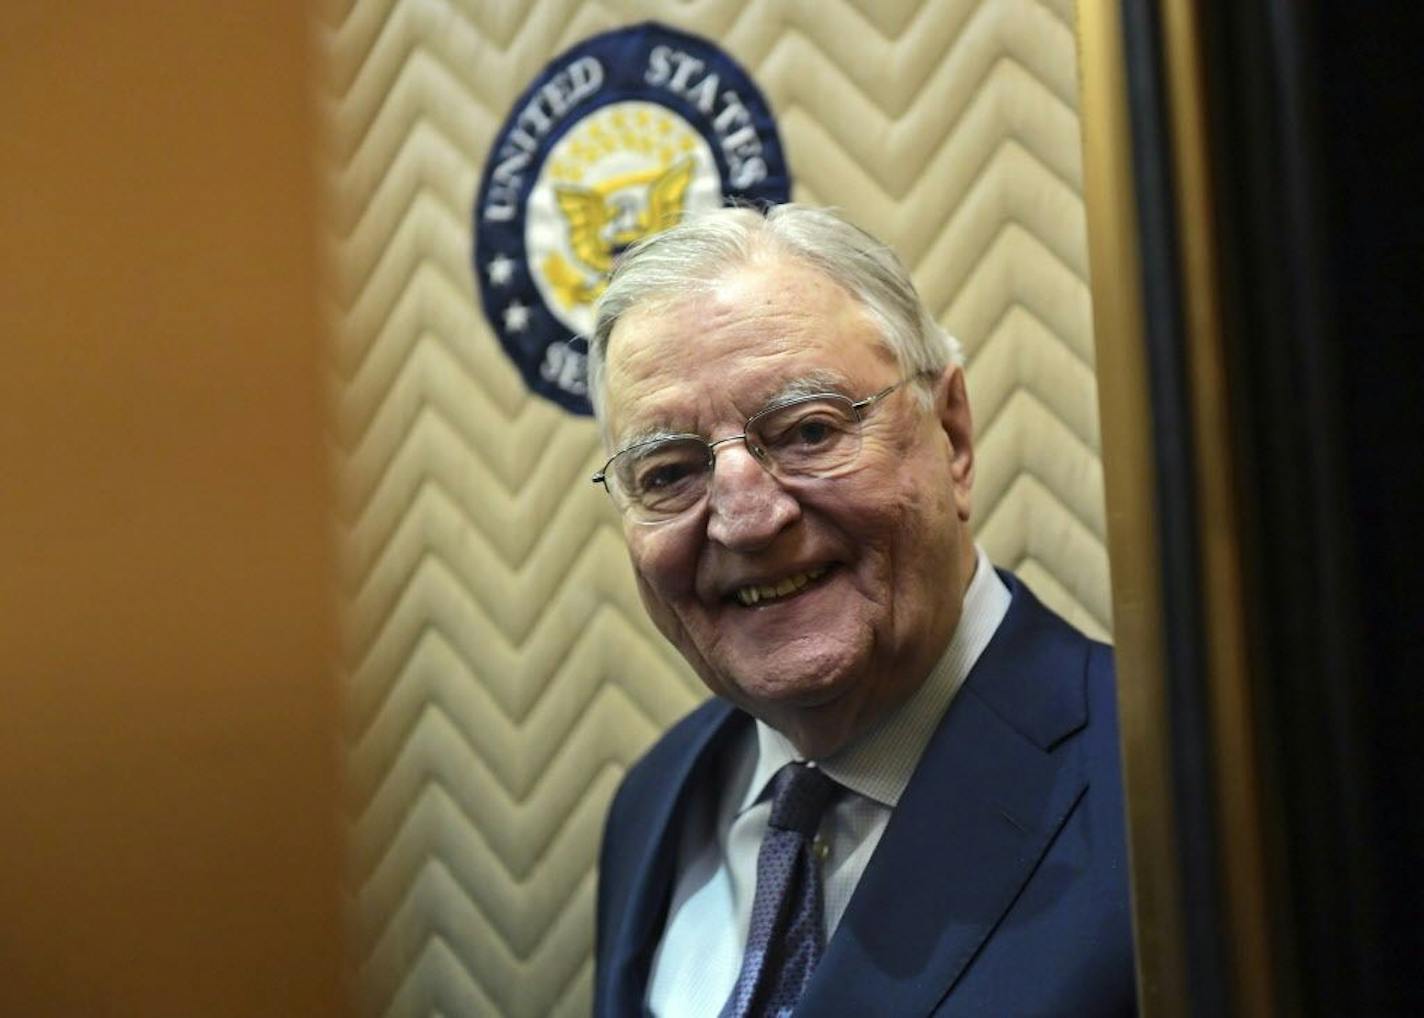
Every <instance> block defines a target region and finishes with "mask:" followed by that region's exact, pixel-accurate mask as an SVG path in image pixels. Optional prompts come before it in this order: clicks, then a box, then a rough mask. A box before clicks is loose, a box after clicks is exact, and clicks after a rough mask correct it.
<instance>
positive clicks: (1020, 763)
mask: <svg viewBox="0 0 1424 1018" xmlns="http://www.w3.org/2000/svg"><path fill="white" fill-rule="evenodd" d="M1000 576H1001V578H1002V579H1003V580H1004V582H1005V584H1006V585H1007V586H1008V588H1009V591H1010V593H1011V594H1012V598H1013V599H1012V602H1011V604H1010V606H1009V611H1008V614H1007V615H1006V616H1005V617H1004V621H1003V623H1002V624H1001V625H1000V627H999V629H998V631H997V632H996V633H995V634H994V637H993V639H992V640H991V641H990V643H989V645H988V647H987V648H985V650H984V653H983V655H982V656H981V657H980V659H979V661H978V663H977V664H976V665H975V666H974V669H973V671H971V672H970V674H969V677H968V679H967V680H966V681H965V684H964V686H963V687H962V688H961V689H960V691H959V694H958V695H957V696H956V697H955V698H954V701H953V703H951V705H950V707H949V710H948V711H946V713H945V716H944V720H943V722H942V723H941V724H940V726H939V728H938V729H937V730H936V732H935V734H934V735H933V737H932V738H931V740H930V742H929V745H928V746H927V747H926V749H925V753H924V756H923V757H922V758H921V760H920V764H919V766H918V768H917V769H916V770H915V773H914V776H913V777H912V778H911V780H910V783H909V786H908V787H907V788H906V789H905V793H904V795H903V796H902V797H901V799H900V803H899V805H898V806H897V807H896V809H895V811H894V813H893V814H892V815H891V818H890V822H889V824H888V825H887V826H886V828H885V834H884V836H883V837H882V839H881V841H880V844H879V846H878V847H877V848H876V851H875V854H874V856H873V857H872V858H871V860H870V865H869V866H868V868H867V869H866V871H865V875H864V876H863V877H862V878H861V881H860V883H859V885H858V886H857V888H856V891H855V894H854V895H853V896H852V898H851V901H850V904H849V906H848V907H847V909H846V912H845V915H844V917H843V918H842V920H841V923H840V925H839V927H837V929H836V931H835V935H834V936H833V937H832V938H831V940H830V942H829V943H828V944H827V945H826V951H825V954H824V955H823V957H822V960H821V963H820V965H819V966H818V967H817V969H816V973H815V975H814V977H813V979H812V982H811V985H810V987H809V989H808V990H807V994H806V996H805V997H804V998H803V999H802V1001H801V1004H800V1006H799V1007H798V1008H797V1011H796V1013H797V1015H804V1016H808V1018H840V1016H844V1018H868V1016H882V1015H883V1016H887V1018H918V1016H922V1015H938V1016H950V1015H983V1016H995V1018H998V1016H1013V1018H1019V1016H1028V1015H1067V1016H1073V1018H1090V1016H1099V1015H1101V1016H1110V1015H1130V1014H1134V1013H1135V999H1134V981H1133V955H1132V931H1131V924H1130V918H1129V910H1128V891H1127V881H1128V877H1127V859H1126V850H1125V846H1124V834H1123V795H1122V779H1121V771H1120V768H1119V764H1118V736H1117V720H1116V719H1117V710H1116V699H1115V692H1114V686H1113V665H1112V653H1111V650H1110V649H1109V648H1108V647H1106V646H1104V645H1102V644H1099V643H1094V642H1093V641H1091V640H1089V639H1088V638H1087V637H1085V636H1083V635H1082V634H1080V633H1079V632H1077V631H1076V630H1074V629H1073V628H1071V627H1070V626H1069V625H1068V624H1067V623H1065V622H1064V621H1063V620H1062V619H1060V618H1058V617H1057V616H1056V615H1054V614H1053V613H1052V612H1050V611H1048V610H1047V609H1046V608H1044V607H1043V606H1042V605H1041V604H1040V603H1039V602H1038V600H1037V599H1036V598H1035V597H1034V596H1033V595H1032V594H1031V593H1029V591H1028V589H1027V588H1026V587H1025V586H1024V585H1023V584H1022V583H1021V582H1019V581H1018V580H1017V579H1015V578H1014V577H1013V576H1012V575H1010V574H1007V573H1003V572H1001V573H1000ZM750 723H751V719H750V718H749V717H748V716H747V715H746V714H744V713H742V712H741V711H738V710H735V709H733V708H732V707H731V706H729V705H728V704H726V703H725V702H723V701H719V700H712V701H709V702H708V703H706V704H703V705H702V706H701V707H699V708H698V709H697V710H695V711H694V712H693V713H692V714H690V715H689V716H688V717H686V718H685V719H683V720H682V721H681V722H680V723H679V724H677V725H676V726H675V727H674V728H672V729H671V730H670V731H669V732H668V733H667V734H666V735H665V736H664V737H663V738H662V739H661V740H660V741H659V742H658V743H657V744H656V745H655V746H654V747H653V748H652V750H651V751H649V753H648V754H647V755H646V756H645V757H644V758H643V759H642V760H641V761H639V762H638V764H637V765H635V766H634V767H633V768H632V769H631V770H630V771H629V772H628V776H627V778H626V779H625V780H624V782H623V785H622V787H621V788H620V789H619V791H618V794H617V796H616V797H615V798H614V801H613V806H612V808H611V809H610V811H609V818H608V825H607V828H606V830H605V833H604V841H603V852H602V856H601V859H600V863H599V879H600V884H599V897H598V943H597V973H596V979H595V990H594V1000H595V1003H594V1013H595V1015H597V1016H599V1018H629V1016H638V1015H641V1014H643V1013H644V1008H643V998H644V994H645V991H646V988H647V980H648V975H649V967H650V963H651V961H652V957H653V952H654V950H655V949H656V947H657V944H658V940H659V938H660V936H661V934H662V929H663V924H664V921H665V919H666V916H667V908H668V902H669V899H670V897H671V892H672V887H673V883H674V881H675V879H676V873H675V868H676V867H675V864H676V859H677V842H678V836H679V833H680V832H681V830H682V829H683V826H684V820H685V818H686V816H687V813H686V811H687V810H689V809H710V808H712V806H713V805H714V804H715V802H716V799H717V796H718V794H719V791H720V784H721V783H720V778H719V772H720V769H721V767H722V765H723V761H724V760H725V758H726V748H727V747H728V746H729V745H731V744H733V743H734V742H735V739H736V736H737V734H738V733H739V732H741V731H744V730H745V726H746V725H748V724H750Z"/></svg>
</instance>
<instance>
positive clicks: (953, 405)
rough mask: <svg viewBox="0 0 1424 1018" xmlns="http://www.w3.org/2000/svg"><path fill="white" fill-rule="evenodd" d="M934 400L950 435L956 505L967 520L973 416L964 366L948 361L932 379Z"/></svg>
mask: <svg viewBox="0 0 1424 1018" xmlns="http://www.w3.org/2000/svg"><path fill="white" fill-rule="evenodd" d="M934 400H935V413H936V414H937V415H938V417H939V423H940V427H941V428H943V429H944V433H945V434H946V435H948V436H949V449H950V452H949V455H950V476H951V478H952V479H953V482H954V504H955V508H956V509H957V510H958V511H959V518H960V519H961V520H964V521H965V522H966V523H967V522H968V521H969V512H970V508H971V505H972V501H971V498H970V496H971V493H972V492H973V490H974V417H973V414H972V413H971V412H970V409H969V391H968V388H967V387H966V385H965V381H964V368H963V367H961V366H960V365H958V364H951V365H949V367H947V368H945V369H944V371H942V372H941V373H940V376H939V377H938V378H937V379H935V385H934Z"/></svg>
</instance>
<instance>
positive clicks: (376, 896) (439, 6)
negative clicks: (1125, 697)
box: [318, 0, 1110, 1018]
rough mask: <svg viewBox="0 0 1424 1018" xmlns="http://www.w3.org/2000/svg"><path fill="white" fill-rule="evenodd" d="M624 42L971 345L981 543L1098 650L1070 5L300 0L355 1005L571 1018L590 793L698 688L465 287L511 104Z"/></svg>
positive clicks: (582, 1005) (589, 844)
mask: <svg viewBox="0 0 1424 1018" xmlns="http://www.w3.org/2000/svg"><path fill="white" fill-rule="evenodd" d="M646 19H658V20H662V21H664V22H666V23H669V24H671V25H673V26H674V27H678V28H681V29H685V30H688V31H691V32H695V33H697V34H700V35H703V36H706V37H708V38H711V39H713V40H716V41H717V42H718V43H719V44H720V45H721V46H722V47H723V48H724V49H725V50H727V51H728V52H730V53H731V54H732V55H733V56H734V57H736V58H737V59H738V60H739V61H740V62H741V63H742V64H743V66H745V67H746V68H748V70H749V71H750V72H751V73H752V75H753V76H754V77H755V78H756V80H757V81H758V83H759V84H760V86H761V88H762V90H763V92H764V94H765V95H766V97H767V99H768V101H769V102H770V104H771V106H772V108H773V109H774V111H775V112H776V115H777V117H778V119H779V124H780V129H781V132H782V137H783V139H784V141H785V142H786V147H787V153H788V158H789V161H790V164H791V170H792V174H793V177H794V179H795V182H796V197H797V198H798V199H799V200H803V201H811V202H821V203H833V204H836V205H839V206H841V207H842V208H844V209H845V210H846V211H847V212H848V213H849V214H850V215H851V216H852V218H854V219H856V220H857V221H859V222H861V223H862V224H863V225H865V226H867V227H868V228H869V229H871V230H872V231H874V232H876V233H878V234H879V235H881V236H882V237H884V238H885V239H887V240H888V241H890V242H891V243H892V244H894V245H895V246H896V248H897V249H898V250H899V251H900V252H901V253H902V255H903V256H904V258H905V259H906V261H907V263H908V264H910V265H911V266H912V267H913V270H914V274H915V278H916V281H917V283H918V284H919V286H920V287H921V289H922V292H923V293H924V295H925V298H926V299H927V301H928V302H929V303H930V305H931V306H932V307H933V308H934V310H935V311H936V312H937V313H938V315H939V317H940V319H941V320H942V321H943V322H944V323H945V325H946V326H947V327H949V328H950V330H951V331H953V332H954V333H955V334H956V335H958V336H959V337H960V338H961V339H962V340H963V341H964V343H965V346H966V348H967V350H968V351H969V354H970V368H969V380H970V392H971V396H972V399H973V401H974V406H975V416H976V422H977V428H978V435H979V454H978V462H979V476H978V482H977V489H976V492H977V499H976V503H977V504H976V509H975V514H976V526H977V533H978V536H979V538H980V539H981V540H982V541H983V543H984V544H985V546H986V547H987V549H988V551H989V553H990V555H991V557H992V558H993V559H994V560H995V561H996V562H998V563H1000V564H1003V565H1007V566H1010V567H1012V568H1014V569H1016V570H1018V571H1019V573H1020V574H1021V575H1022V576H1023V577H1024V578H1025V579H1026V580H1027V581H1028V582H1029V584H1030V585H1031V586H1032V587H1034V588H1035V589H1036V590H1037V591H1038V592H1039V593H1040V595H1041V596H1042V597H1043V598H1044V599H1045V600H1047V601H1048V602H1049V603H1050V604H1052V605H1053V606H1055V607H1056V608H1057V609H1058V610H1059V611H1061V612H1062V613H1063V614H1065V615H1066V616H1067V617H1068V618H1069V619H1071V620H1072V621H1073V622H1075V623H1076V624H1078V625H1079V626H1080V627H1081V628H1083V629H1084V630H1086V631H1088V632H1090V633H1092V634H1094V635H1098V636H1105V635H1106V634H1107V633H1108V631H1109V629H1110V619H1109V600H1108V569H1107V553H1106V550H1105V546H1104V517H1103V507H1102V478H1101V469H1100V466H1099V459H1098V448H1099V441H1098V421H1097V396H1096V389H1095V380H1094V372H1093V364H1094V357H1093V337H1092V332H1091V315H1090V307H1089V292H1088V282H1087V275H1088V268H1087V255H1086V242H1085V236H1084V229H1085V227H1084V213H1083V203H1082V198H1081V191H1082V166H1081V159H1080V149H1079V136H1078V120H1077V113H1076V108H1077V84H1076V68H1075V63H1074V61H1075V47H1074V36H1073V19H1074V10H1073V4H1072V3H1071V0H1045V2H1034V0H985V2H966V0H690V2H686V3H677V4H672V3H655V2H653V0H604V2H587V3H581V2H576V0H530V2H526V3H514V2H490V0H463V2H455V0H344V2H343V0H332V2H331V4H330V7H329V9H328V11H327V13H326V14H325V16H324V18H323V19H322V23H321V25H320V26H319V28H318V45H319V49H320V54H321V61H322V73H323V77H322V102H323V111H324V121H325V124H326V127H327V136H328V145H327V152H326V156H327V164H326V173H327V176H326V181H327V198H328V204H329V220H328V221H329V233H328V236H327V241H328V246H329V252H328V253H329V264H330V266H331V283H330V294H329V297H330V300H329V306H330V309H331V314H332V316H333V319H334V325H335V333H336V334H337V336H338V337H339V349H338V351H337V352H336V356H335V358H334V371H333V386H334V393H333V399H334V401H335V404H336V406H337V408H338V431H337V435H336V444H337V447H338V450H337V451H338V458H339V463H340V475H339V479H338V481H339V486H340V492H341V507H342V515H341V519H340V524H339V535H338V541H339V545H340V550H341V556H342V560H343V563H344V575H343V578H342V583H343V587H342V589H343V598H344V602H345V606H346V610H345V652H344V653H345V660H344V663H343V667H344V670H345V673H346V675H347V683H346V689H347V695H348V711H347V717H348V725H347V731H346V736H347V746H346V750H347V754H348V762H349V764H348V765H349V773H350V781H349V799H348V802H347V803H346V808H347V813H348V817H349V830H350V847H351V851H350V875H349V881H348V887H349V892H350V896H349V908H350V925H351V930H352V953H353V956H354V959H355V962H354V966H355V971H354V972H353V984H354V986H355V989H356V992H357V994H358V996H359V997H360V999H361V1000H362V1002H363V1005H364V1008H365V1010H366V1011H367V1012H368V1013H370V1014H373V1015H386V1016H392V1018H395V1016H408V1015H410V1016H427V1015H449V1016H454V1015H501V1016H520V1018H525V1016H541V1018H542V1016H545V1015H571V1016H573V1015H583V1014H586V1013H587V1010H588V1002H589V998H590V991H591V986H592V966H591V961H590V958H591V948H592V917H593V906H594V900H595V891H596V889H595V874H594V864H595V858H596V853H597V845H598V838H599V832H600V827H601V824H602V821H603V814H604V811H605V809H606V806H607V803H608V800H609V798H610V796H611V795H612V793H613V790H614V788H615V786H616V784H617V782H618V780H619V778H620V776H621V774H622V772H623V770H624V768H625V767H626V766H627V765H628V763H629V762H630V761H632V760H634V759H635V758H636V757H637V756H638V755H639V753H640V752H641V751H642V750H643V749H644V747H645V746H646V745H647V744H648V743H649V742H650V741H651V740H652V739H653V738H654V737H655V736H656V735H657V733H658V732H659V731H661V730H662V729H663V728H664V727H665V726H667V725H668V724H670V723H671V722H672V721H673V720H675V719H676V718H677V717H679V716H680V715H681V714H682V713H684V712H685V711H686V710H688V709H689V708H690V707H692V706H693V705H694V704H695V703H696V702H697V700H698V699H699V698H700V697H701V696H702V695H704V694H703V692H702V689H701V686H700V685H699V684H698V683H697V681H696V680H695V679H694V678H693V677H692V676H691V674H690V672H689V671H688V670H687V668H686V667H685V666H684V665H683V663H682V661H681V660H680V659H679V658H678V656H677V655H676V653H675V652H673V651H672V650H671V648H669V647H668V646H667V645H666V644H664V643H663V642H662V640H661V639H660V638H659V637H658V636H657V634H656V633H655V632H654V630H653V629H652V627H651V625H650V623H649V622H648V621H647V620H646V619H645V617H644V615H643V612H642V609H641V607H640V605H639V603H638V599H637V595H636V593H635V591H634V587H633V584H632V581H631V574H630V570H629V567H628V564H627V560H626V557H625V554H624V551H623V546H622V538H621V534H620V530H619V526H618V522H617V519H616V518H615V515H614V513H613V512H612V510H611V508H610V507H609V506H608V505H607V504H606V500H605V497H604V496H603V494H602V492H601V491H599V490H596V489H595V488H594V487H593V486H592V485H590V484H588V483H587V478H588V476H589V474H590V473H591V472H592V471H593V470H594V469H595V468H596V467H597V466H598V465H599V463H600V462H601V451H600V448H599V444H598V439H597V436H596V435H595V431H594V427H593V425H592V424H591V423H590V422H589V421H588V420H586V419H580V418H574V417H571V416H569V415H567V414H565V413H564V412H563V411H561V410H559V409H556V408H555V407H554V406H552V405H551V404H548V403H546V402H544V401H543V400H542V399H540V398H537V397H533V396H530V395H529V394H528V393H527V392H526V391H525V389H524V387H523V385H522V383H521V381H520V378H519V376H518V374H517V373H516V371H515V370H514V368H513V367H512V366H511V365H510V363H509V362H508V361H507V360H506V358H505V356H504V355H503V353H502V352H501V351H500V349H499V347H498V344H497V343H496V341H495V339H494V337H493V336H492V334H491V332H490V330H489V329H488V327H487V326H486V324H485V321H484V319H483V317H482V315H481V313H480V310H479V308H478V304H477V298H476V297H475V287H474V284H473V281H472V277H471V269H470V246H471V233H470V225H469V224H470V209H471V205H472V202H473V199H474V194H475V190H476V185H477V182H478V179H479V175H480V172H481V170H482V160H483V159H484V157H485V154H486V152H487V151H488V149H489V146H490V143H491V141H492V139H493V137H494V135H495V133H496V131H497V129H498V127H499V124H500V122H501V121H502V119H503V118H504V116H505V115H506V113H507V112H508V110H509V108H510V106H511V104H512V103H513V101H514V99H515V97H516V96H517V95H518V93H519V92H520V91H521V90H522V89H523V88H524V87H525V85H526V84H527V83H528V82H529V81H530V80H531V79H532V78H533V77H534V76H535V75H536V74H537V73H538V72H539V71H540V70H541V68H542V67H543V66H544V65H545V64H546V63H547V62H548V61H549V60H550V59H551V58H552V57H554V56H555V55H556V54H558V53H559V52H561V51H563V50H564V49H565V48H567V47H568V46H570V45H572V44H574V43H575V42H577V41H579V40H581V39H584V38H586V37H588V36H590V35H593V34H596V33H598V32H602V31H606V30H608V29H610V28H614V27H617V26H619V25H622V24H628V23H632V22H636V21H642V20H646Z"/></svg>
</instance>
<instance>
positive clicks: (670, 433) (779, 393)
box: [617, 370, 848, 452]
mask: <svg viewBox="0 0 1424 1018" xmlns="http://www.w3.org/2000/svg"><path fill="white" fill-rule="evenodd" d="M826 392H830V393H836V394H839V395H842V396H844V395H848V386H847V385H846V382H845V376H844V375H841V374H840V373H839V372H835V371H827V370H820V371H810V372H807V373H806V374H804V375H797V376H796V377H795V378H791V379H788V380H786V381H785V382H783V383H781V385H780V386H778V387H777V388H776V390H775V391H773V392H772V394H771V396H769V397H768V398H767V399H766V400H765V401H764V402H763V403H762V404H761V406H760V407H758V408H757V410H755V411H753V413H754V414H756V413H760V412H761V411H762V410H765V409H766V408H767V407H772V406H776V405H777V404H779V403H785V402H787V401H788V400H793V399H799V398H801V397H802V396H817V395H820V394H821V393H826ZM749 416H750V415H749ZM689 437H692V438H700V439H702V440H703V441H704V442H705V441H707V437H706V436H705V435H699V434H697V433H696V432H692V431H676V430H674V429H672V428H670V427H668V426H666V425H662V424H649V425H646V426H644V427H641V428H637V429H635V430H633V431H630V432H629V433H628V434H627V435H625V436H623V441H622V443H621V444H620V445H619V447H618V449H617V451H618V452H627V451H628V450H629V449H631V448H633V447H634V446H637V445H642V444H644V443H645V442H654V441H657V440H658V439H663V438H689Z"/></svg>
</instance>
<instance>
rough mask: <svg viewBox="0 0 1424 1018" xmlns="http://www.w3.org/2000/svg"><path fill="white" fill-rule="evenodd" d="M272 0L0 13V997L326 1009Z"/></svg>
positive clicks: (310, 489) (298, 384)
mask: <svg viewBox="0 0 1424 1018" xmlns="http://www.w3.org/2000/svg"><path fill="white" fill-rule="evenodd" d="M310 17H311V12H309V11H306V10H304V9H303V8H302V6H301V5H298V4H289V3H283V2H278V0H263V2H250V3H240V4H239V3H228V2H217V3H199V4H193V3H183V2H176V0H175V2H139V3H132V4H108V5H104V4H84V5H73V4H56V3H49V2H45V0H25V2H21V3H18V4H9V5H7V6H6V9H5V12H4V21H5V23H6V26H5V30H4V31H3V32H2V33H0V112H3V117H0V122H3V123H4V130H3V132H0V548H3V557H0V691H3V697H2V698H0V816H3V823H0V916H3V920H0V1013H3V1014H25V1015H49V1014H54V1015H61V1014H62V1015H143V1016H145V1018H152V1016H165V1015H175V1016H176V1015H204V1016H218V1015H259V1014H260V1015H301V1016H317V1015H334V1014H338V1013H342V1009H343V1008H342V991H341V986H340V979H341V975H340V974H341V970H342V968H341V936H340V921H339V892H338V888H339V875H340V874H339V870H340V865H341V848H340V836H341V832H340V803H339V766H338V761H339V732H338V728H339V723H338V704H337V690H336V688H335V680H334V677H333V676H334V668H333V661H334V660H335V655H334V650H333V646H332V644H333V621H332V611H331V596H332V592H333V581H332V579H331V565H332V563H331V561H330V553H329V549H330V546H331V535H330V532H329V530H330V519H331V508H330V500H329V497H328V482H327V477H326V475H327V473H328V466H327V463H326V459H325V453H324V441H323V436H324V429H325V421H324V416H323V413H324V407H323V379H322V374H321V372H322V368H323V356H324V349H325V348H324V342H323V338H322V333H321V328H320V324H319V314H318V309H317V298H316V294H317V279H316V269H315V251H314V243H313V238H314V236H315V234H316V225H315V210H314V201H313V196H314V193H315V170H314V165H313V156H312V153H313V138H312V131H313V123H312V119H313V118H312V111H311V108H310V107H311V99H310V94H311V80H310V74H311V68H310V59H309V55H308V40H309V38H310V32H311V31H312V27H311V24H310V22H309V19H310Z"/></svg>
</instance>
